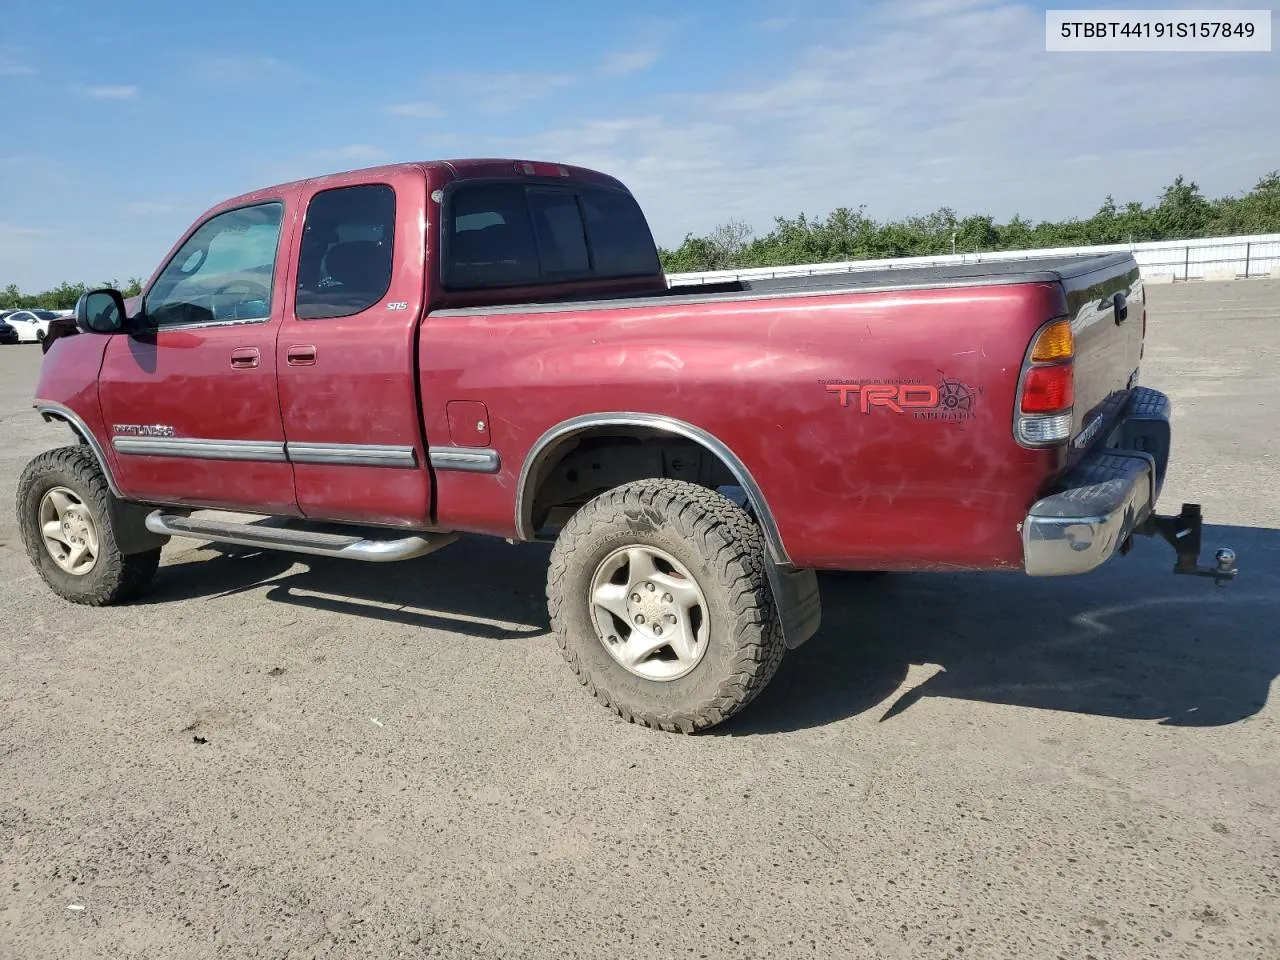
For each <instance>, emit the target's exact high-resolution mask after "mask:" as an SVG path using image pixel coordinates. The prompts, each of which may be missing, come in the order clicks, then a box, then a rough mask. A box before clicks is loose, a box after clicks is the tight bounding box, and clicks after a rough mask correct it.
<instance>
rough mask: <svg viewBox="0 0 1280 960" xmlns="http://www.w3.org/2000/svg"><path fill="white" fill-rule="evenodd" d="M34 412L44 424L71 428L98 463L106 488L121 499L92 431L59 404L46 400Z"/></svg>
mask: <svg viewBox="0 0 1280 960" xmlns="http://www.w3.org/2000/svg"><path fill="white" fill-rule="evenodd" d="M35 407H36V412H37V413H39V414H40V416H42V417H43V418H44V419H45V421H46V422H48V423H52V422H59V423H65V424H66V425H67V426H68V427H70V428H71V432H72V433H74V434H75V435H76V436H77V437H79V438H80V441H81V442H82V443H83V444H85V445H86V446H87V447H88V448H89V450H90V451H91V452H92V453H93V456H94V459H96V460H97V461H98V466H99V467H100V468H101V469H102V475H103V476H104V477H105V478H106V480H107V488H108V489H109V490H110V491H111V493H112V495H113V496H115V497H116V498H117V499H123V497H122V495H121V493H120V488H119V487H118V486H116V478H115V476H114V475H113V474H112V473H111V464H110V463H108V462H107V455H106V453H105V452H104V451H103V449H102V444H100V443H98V438H97V437H95V436H94V435H93V431H92V430H90V429H89V425H88V424H86V423H85V422H84V420H83V418H81V416H80V415H79V414H78V413H76V412H75V411H74V410H72V409H71V408H70V407H64V406H63V405H62V404H60V403H53V402H51V401H48V400H41V401H39V402H37V403H36V405H35Z"/></svg>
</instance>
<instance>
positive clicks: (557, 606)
mask: <svg viewBox="0 0 1280 960" xmlns="http://www.w3.org/2000/svg"><path fill="white" fill-rule="evenodd" d="M632 544H634V545H637V546H647V547H656V548H658V549H659V550H663V551H665V552H667V553H669V554H670V555H671V556H672V557H674V558H675V559H677V560H679V561H680V563H681V564H682V565H683V566H684V567H685V569H686V570H687V571H688V572H689V573H690V574H691V575H692V577H693V578H694V579H695V580H696V581H697V584H698V587H699V588H700V589H701V591H702V594H703V596H704V597H705V600H706V605H707V620H708V626H707V631H706V640H705V653H703V654H702V656H701V659H700V660H699V661H698V663H697V665H696V666H695V667H693V669H692V670H691V672H689V673H687V674H686V675H684V676H682V677H679V678H678V679H674V680H651V679H646V678H644V677H640V676H637V675H635V674H634V673H632V672H630V671H628V670H627V669H626V668H625V667H623V666H622V665H621V664H620V663H619V662H618V661H617V660H616V659H615V658H614V657H613V656H612V655H611V654H610V653H609V651H608V650H606V649H605V645H604V641H603V640H602V639H601V638H600V635H599V633H598V631H597V629H596V626H595V623H594V621H593V617H592V613H591V604H590V602H589V597H590V593H591V583H592V578H593V577H594V575H595V572H596V569H597V567H598V566H599V565H600V564H601V563H602V562H603V561H604V560H605V558H606V557H608V556H609V555H610V554H612V553H613V552H614V551H616V550H617V549H618V548H619V547H622V546H630V545H632ZM766 563H767V552H766V547H765V542H764V536H763V534H762V533H761V531H760V528H759V527H758V526H757V525H756V524H755V523H754V522H753V521H752V520H751V519H750V518H749V517H748V516H747V514H746V512H745V511H743V510H742V509H741V508H740V507H738V506H736V505H735V504H734V503H733V502H732V501H730V500H728V499H727V498H726V497H724V496H723V495H722V494H720V493H717V492H716V491H714V490H708V489H706V488H704V487H699V486H697V485H695V484H692V483H686V482H684V481H680V480H667V479H652V480H639V481H636V482H634V483H628V484H625V485H623V486H620V487H616V488H615V489H613V490H610V491H607V492H606V493H603V494H601V495H600V496H598V497H596V498H595V499H594V500H592V501H591V502H590V503H588V504H586V505H585V506H583V507H582V508H581V509H580V510H578V511H577V512H576V513H575V514H574V515H573V517H572V518H571V519H570V520H569V522H568V523H567V524H566V525H565V526H564V528H563V530H561V532H560V535H559V537H558V539H557V540H556V544H555V547H554V548H553V549H552V551H551V562H550V567H549V569H548V573H547V606H548V610H549V612H550V616H551V628H552V631H553V634H554V636H555V639H556V643H557V644H558V645H559V647H560V651H561V653H562V655H563V656H564V658H565V660H567V661H568V663H569V665H570V667H572V668H573V670H574V672H575V673H576V674H577V676H578V679H579V681H580V682H581V683H582V684H583V685H584V686H586V687H587V689H588V690H590V691H591V692H592V694H594V695H595V697H596V698H597V699H598V700H600V701H601V702H602V703H604V704H605V706H607V707H609V708H610V709H611V710H613V711H614V712H615V713H616V714H618V715H619V716H620V717H622V718H623V719H624V720H628V721H630V722H632V723H638V724H643V725H644V726H648V727H653V728H655V729H659V730H666V731H669V732H676V731H680V732H683V733H694V732H695V731H698V730H703V729H706V728H708V727H712V726H714V725H716V724H718V723H720V722H722V721H724V720H726V719H728V718H729V717H731V716H733V715H734V714H735V713H737V712H738V711H740V710H741V709H742V708H743V707H745V706H746V705H747V704H748V703H750V702H751V701H752V700H753V699H754V698H755V697H756V696H757V695H758V694H759V693H760V691H761V690H763V689H764V688H765V686H766V685H767V684H768V683H769V681H770V680H771V679H773V676H774V674H775V673H777V670H778V666H779V664H780V663H781V662H782V655H783V653H784V652H785V650H786V647H785V644H784V643H783V639H782V630H781V627H780V624H779V622H778V615H777V611H776V608H775V606H774V599H773V592H772V590H771V588H770V586H769V577H768V572H767V567H766Z"/></svg>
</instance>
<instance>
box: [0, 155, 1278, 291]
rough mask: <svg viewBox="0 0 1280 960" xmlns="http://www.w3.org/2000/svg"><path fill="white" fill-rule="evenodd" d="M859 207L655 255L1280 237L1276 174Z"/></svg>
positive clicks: (769, 258) (80, 287)
mask: <svg viewBox="0 0 1280 960" xmlns="http://www.w3.org/2000/svg"><path fill="white" fill-rule="evenodd" d="M865 210H866V208H865V207H863V206H860V207H858V208H857V209H856V210H855V209H853V208H851V207H840V208H838V209H836V210H833V211H832V212H831V213H829V214H827V216H826V217H809V216H807V215H805V214H803V213H801V214H798V215H797V216H795V217H778V218H776V220H775V222H774V227H773V229H772V230H770V231H769V232H768V233H767V234H765V235H764V236H762V237H756V236H754V235H753V233H752V230H751V228H750V227H749V226H747V224H745V223H743V222H742V221H740V220H732V221H730V222H728V223H725V224H722V225H721V226H719V227H717V228H716V229H715V230H713V231H712V232H711V233H710V234H708V235H706V236H701V237H700V236H695V235H693V234H688V235H686V236H685V239H684V242H683V243H682V244H680V246H678V247H677V248H676V249H674V250H668V249H663V248H660V249H659V251H658V253H659V255H660V257H661V258H662V266H663V268H664V269H665V270H666V271H667V272H668V273H686V272H695V271H700V270H730V269H735V268H748V267H783V266H790V265H792V264H798V263H827V262H832V261H841V260H879V259H884V258H889V257H919V256H930V255H937V254H944V253H951V252H953V250H954V252H956V253H978V252H990V251H995V250H1038V249H1044V248H1046V247H1078V246H1088V245H1092V244H1103V243H1142V242H1145V241H1150V240H1193V239H1197V238H1200V237H1235V236H1245V235H1250V234H1258V233H1280V170H1277V171H1272V172H1271V173H1269V174H1267V175H1266V176H1264V177H1262V178H1261V179H1260V180H1259V181H1258V182H1257V184H1256V185H1255V186H1254V188H1253V189H1252V190H1250V191H1249V192H1247V193H1244V194H1241V195H1239V196H1232V197H1220V198H1218V199H1213V200H1211V199H1209V198H1207V197H1205V196H1204V195H1203V194H1202V193H1201V192H1200V187H1199V186H1198V185H1197V184H1196V183H1194V182H1190V183H1189V182H1187V181H1186V180H1184V179H1183V178H1182V177H1181V176H1179V177H1176V178H1174V181H1173V182H1172V183H1171V184H1169V185H1168V186H1167V187H1165V188H1164V191H1163V192H1162V193H1161V194H1160V200H1159V202H1157V203H1155V204H1154V205H1150V206H1147V205H1144V204H1142V203H1140V202H1137V201H1131V202H1129V203H1126V204H1124V205H1123V206H1120V205H1119V204H1117V203H1116V201H1115V200H1114V199H1113V198H1112V197H1110V196H1108V197H1107V199H1106V200H1105V201H1104V202H1103V204H1102V206H1101V207H1099V208H1098V211H1097V213H1095V214H1094V215H1093V216H1091V217H1089V218H1088V219H1085V220H1081V219H1078V218H1072V219H1070V220H1064V221H1059V222H1052V221H1047V220H1046V221H1042V222H1040V223H1032V222H1030V221H1029V220H1025V219H1023V218H1022V217H1020V216H1015V217H1014V218H1013V219H1012V220H1010V221H1009V222H1008V223H996V221H995V218H994V217H989V216H970V217H958V216H957V215H956V212H955V211H954V210H952V209H951V208H950V207H943V208H942V209H940V210H937V211H935V212H933V213H931V214H928V215H927V216H922V217H908V218H907V219H905V220H889V221H885V222H883V223H881V222H879V221H877V220H874V219H872V218H871V217H868V216H867V215H866V213H865ZM102 286H114V287H116V288H117V289H120V290H121V292H122V293H124V295H125V296H126V297H132V296H136V295H137V294H139V293H141V291H142V281H141V280H138V279H136V278H135V279H132V280H130V281H129V283H128V284H127V285H126V286H125V287H123V288H122V287H120V285H119V281H112V282H111V283H106V284H102ZM87 289H91V288H90V287H88V286H87V285H86V284H83V283H61V284H59V285H58V286H56V287H54V288H53V289H52V290H45V291H42V292H40V293H30V294H24V293H22V292H21V291H20V290H19V289H18V287H17V285H15V284H9V286H7V287H6V288H5V289H4V290H3V291H0V310H10V309H14V308H18V307H44V308H46V309H49V310H69V309H71V308H72V307H74V306H75V305H76V300H78V299H79V298H80V294H82V293H84V292H85V290H87Z"/></svg>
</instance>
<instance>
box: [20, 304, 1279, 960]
mask: <svg viewBox="0 0 1280 960" xmlns="http://www.w3.org/2000/svg"><path fill="white" fill-rule="evenodd" d="M1149 293H1150V301H1151V322H1150V331H1149V335H1148V349H1147V360H1146V364H1145V369H1144V382H1146V383H1148V384H1149V385H1152V386H1155V387H1158V388H1160V389H1164V390H1166V391H1168V392H1169V393H1170V394H1171V395H1172V396H1173V398H1174V402H1175V418H1176V425H1175V437H1176V440H1175V454H1174V462H1173V465H1172V467H1171V470H1170V477H1169V481H1168V483H1167V485H1166V488H1165V494H1164V500H1163V506H1164V509H1165V510H1166V511H1170V510H1176V509H1177V505H1178V503H1180V502H1181V500H1183V499H1187V500H1197V501H1199V502H1201V503H1203V505H1204V509H1205V514H1206V517H1207V518H1208V519H1209V520H1210V521H1211V522H1212V523H1213V524H1214V525H1215V526H1214V527H1213V528H1212V529H1210V530H1207V531H1206V546H1207V547H1209V549H1210V551H1211V550H1212V548H1213V547H1214V546H1217V545H1219V544H1228V545H1230V546H1232V547H1233V548H1234V549H1235V550H1236V551H1237V553H1238V555H1239V563H1240V567H1241V570H1242V573H1241V576H1240V578H1239V580H1238V581H1237V582H1236V583H1234V584H1231V585H1230V586H1227V587H1225V588H1221V589H1219V588H1216V587H1215V586H1214V585H1213V584H1212V582H1210V581H1201V580H1193V579H1190V578H1184V577H1174V576H1172V575H1171V574H1170V572H1169V571H1170V568H1171V567H1172V564H1173V555H1172V552H1171V551H1170V550H1169V549H1168V548H1167V547H1165V546H1164V545H1163V544H1159V543H1154V542H1148V541H1143V542H1140V543H1139V544H1138V546H1137V548H1136V549H1135V550H1134V552H1133V554H1132V555H1131V556H1129V557H1128V558H1125V559H1123V560H1117V561H1116V562H1114V563H1112V564H1110V565H1108V566H1106V567H1104V568H1103V570H1102V571H1100V572H1097V573H1095V574H1093V575H1090V576H1087V577H1082V578H1075V579H1071V580H1059V581H1036V580H1029V579H1027V578H1024V577H1020V576H1007V575H919V576H895V577H887V578H882V579H879V580H876V581H870V582H865V583H859V582H850V581H847V580H844V579H842V578H840V577H832V578H830V579H828V580H827V581H826V582H825V591H824V604H825V623H824V626H823V629H822V631H821V633H820V634H819V635H818V636H817V637H816V638H815V639H814V640H812V641H811V642H810V643H809V644H808V645H807V646H805V647H803V648H802V649H801V650H799V651H797V652H795V653H793V654H792V655H790V656H789V657H788V659H787V660H786V661H785V662H784V664H783V667H782V671H781V673H780V674H779V676H778V678H777V679H776V680H775V682H774V683H773V684H772V685H771V686H770V688H769V689H768V690H767V691H766V693H765V694H764V695H763V697H762V698H761V699H760V700H758V701H757V702H756V703H755V704H754V705H752V707H750V708H749V709H748V711H747V712H746V713H745V714H744V715H742V716H741V717H739V718H738V719H737V720H735V721H734V722H731V723H730V724H728V725H726V726H725V727H723V728H719V729H718V730H716V731H713V732H712V733H711V734H710V735H703V736H699V737H693V738H687V737H679V736H671V735H662V734H657V733H653V732H650V731H647V730H643V729H639V728H636V727H633V726H629V725H627V724H624V723H622V722H621V721H618V720H616V719H614V718H613V717H612V715H611V714H609V713H608V712H606V711H605V710H604V709H602V708H601V707H599V706H598V705H597V704H596V703H595V702H594V701H593V700H592V699H591V698H590V697H588V696H587V695H586V693H585V691H583V690H581V689H580V688H579V687H578V685H577V683H576V682H575V681H574V680H573V678H572V676H571V674H570V673H569V671H568V669H567V667H566V665H565V664H564V663H563V662H562V661H561V660H560V658H559V657H558V655H557V654H556V653H555V651H554V649H553V645H552V643H551V642H550V640H549V638H548V637H547V635H546V632H545V631H546V626H545V618H546V614H545V608H544V603H543V599H542V591H543V577H544V574H543V569H544V567H543V564H544V562H545V558H546V553H547V550H546V548H545V547H544V546H541V545H539V546H526V547H519V548H515V547H510V546H508V545H506V544H505V543H502V542H489V541H484V540H475V541H472V542H465V541H464V542H462V543H459V544H457V545H455V546H453V547H451V548H449V549H448V550H446V551H444V552H442V553H440V554H438V555H435V556H431V557H426V558H423V559H421V560H419V561H414V562H411V563H407V564H401V565H395V566H392V567H391V568H370V567H365V566H362V565H357V564H344V563H341V562H339V561H321V560H318V561H306V562H294V561H293V560H292V559H290V558H288V557H285V556H283V555H262V554H252V553H249V552H235V551H224V550H220V549H213V548H210V547H206V546H201V545H200V544H198V543H195V542H194V541H176V540H175V541H174V542H173V543H172V544H171V545H170V546H169V547H168V548H167V549H166V559H165V561H164V566H163V567H162V569H161V571H160V574H159V576H158V577H157V580H156V583H155V587H154V589H153V591H152V592H151V593H150V594H149V595H148V596H147V598H146V599H145V600H144V601H143V602H141V603H138V604H137V605H134V606H128V607H121V608H114V609H107V610H92V609H85V608H80V607H75V606H72V605H69V604H66V603H63V602H61V601H59V600H57V599H56V598H55V597H54V596H53V595H52V594H50V593H49V592H48V591H47V590H46V589H45V588H44V586H43V584H42V583H41V582H40V581H39V580H37V579H36V577H35V576H34V574H33V572H32V570H31V568H30V566H29V565H28V562H27V559H26V556H25V554H24V553H23V550H22V546H21V542H20V540H19V538H18V534H17V530H16V529H15V525H14V517H13V508H12V504H13V499H14V485H15V482H16V479H17V476H18V474H19V472H20V470H21V469H22V466H23V465H24V464H25V463H26V461H27V460H28V459H29V458H31V457H32V456H34V455H35V454H37V453H38V452H40V451H41V450H43V449H46V448H49V447H53V446H58V445H61V444H62V443H64V442H66V438H67V437H68V436H69V434H67V433H66V432H65V430H64V429H62V428H58V427H55V426H50V425H46V424H43V423H42V422H41V421H40V420H39V418H38V417H36V416H35V414H34V413H33V412H32V411H31V410H30V397H31V395H32V390H33V387H34V383H35V379H36V375H37V371H38V366H39V362H40V352H39V350H38V349H37V348H35V347H26V346H22V347H3V348H0V502H3V504H4V507H3V510H2V511H0V610H2V611H3V625H4V629H3V631H0V958H4V960H10V958H14V960H16V958H32V960H34V958H41V960H48V958H55V957H77V958H80V957H84V958H102V957H113V958H114V957H148V958H150V957H174V958H183V960H188V958H203V957H250V956H252V957H278V958H285V957H288V958H294V957H298V958H301V957H332V958H338V957H341V958H349V957H371V958H374V957H376V958H391V957H400V956H408V957H419V956H430V957H478V956H485V957H489V956H502V957H590V958H603V957H627V958H631V957H663V958H668V957H695V958H697V957H761V958H763V957H845V956H859V957H861V956H865V957H877V958H896V957H902V958H912V960H917V958H932V957H939V958H941V957H957V958H958V957H964V958H970V957H983V958H985V957H1010V958H1018V960H1038V958H1052V957H1063V958H1082V960H1083V958H1086V957H1095V958H1099V960H1101V958H1109V957H1161V958H1179V957H1197V958H1203V957H1231V958H1233V960H1245V958H1266V960H1274V958H1276V957H1277V956H1280V906H1278V905H1280V899H1278V895H1280V818H1278V817H1280V763H1278V762H1277V752H1276V744H1277V732H1278V730H1277V717H1278V716H1280V708H1278V707H1277V698H1276V697H1275V696H1271V692H1272V688H1273V685H1274V683H1275V679H1276V676H1277V674H1278V673H1280V646H1278V641H1280V630H1278V629H1277V623H1278V622H1280V532H1278V531H1277V528H1278V527H1280V501H1278V500H1277V494H1278V493H1280V469H1278V467H1280V429H1277V427H1276V419H1275V418H1276V412H1277V411H1280V376H1278V375H1277V369H1278V368H1280V347H1277V344H1276V339H1277V334H1278V333H1280V281H1249V282H1237V283H1215V284H1199V285H1185V286H1184V285H1179V286H1176V287H1154V288H1151V289H1150V291H1149Z"/></svg>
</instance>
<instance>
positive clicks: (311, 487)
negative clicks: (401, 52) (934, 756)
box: [277, 168, 432, 527]
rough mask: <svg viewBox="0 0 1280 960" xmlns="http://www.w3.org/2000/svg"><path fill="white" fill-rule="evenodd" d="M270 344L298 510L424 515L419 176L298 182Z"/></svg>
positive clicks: (422, 192) (393, 521)
mask: <svg viewBox="0 0 1280 960" xmlns="http://www.w3.org/2000/svg"><path fill="white" fill-rule="evenodd" d="M299 199H300V210H301V211H302V216H303V222H302V228H301V234H300V242H299V249H298V253H297V262H296V265H295V270H294V276H295V280H294V283H293V284H292V285H291V288H290V290H289V293H288V297H287V299H286V306H285V317H284V321H283V325H282V326H281V329H280V337H279V340H278V341H277V365H278V368H279V371H280V409H281V412H282V415H283V420H284V433H285V438H286V440H287V443H288V451H289V457H290V460H291V461H292V463H293V470H294V478H295V488H296V491H297V498H298V507H299V509H300V510H301V512H302V513H303V514H304V515H305V516H308V517H314V518H317V519H328V520H347V521H354V522H360V523H373V524H386V525H391V526H402V527H423V526H426V525H428V524H429V522H430V519H431V490H432V481H431V473H430V470H429V467H428V464H427V457H426V448H425V444H424V437H423V428H422V421H421V415H420V409H419V401H418V394H417V387H416V384H417V371H416V357H417V336H418V320H419V317H420V316H421V313H422V306H423V262H424V256H425V240H426V230H425V227H426V225H425V223H424V222H423V219H422V217H423V211H424V210H425V207H426V179H425V175H424V174H423V173H422V172H421V171H419V170H415V169H413V168H408V169H403V168H402V169H400V170H396V171H388V172H387V173H386V175H385V176H379V175H378V174H377V173H376V172H374V173H371V172H369V171H364V172H362V173H354V174H346V175H342V176H338V177H329V178H326V179H325V180H324V181H323V182H322V183H319V184H315V185H312V186H310V187H308V188H306V189H305V190H304V192H303V194H302V196H301V197H300V198H299Z"/></svg>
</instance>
